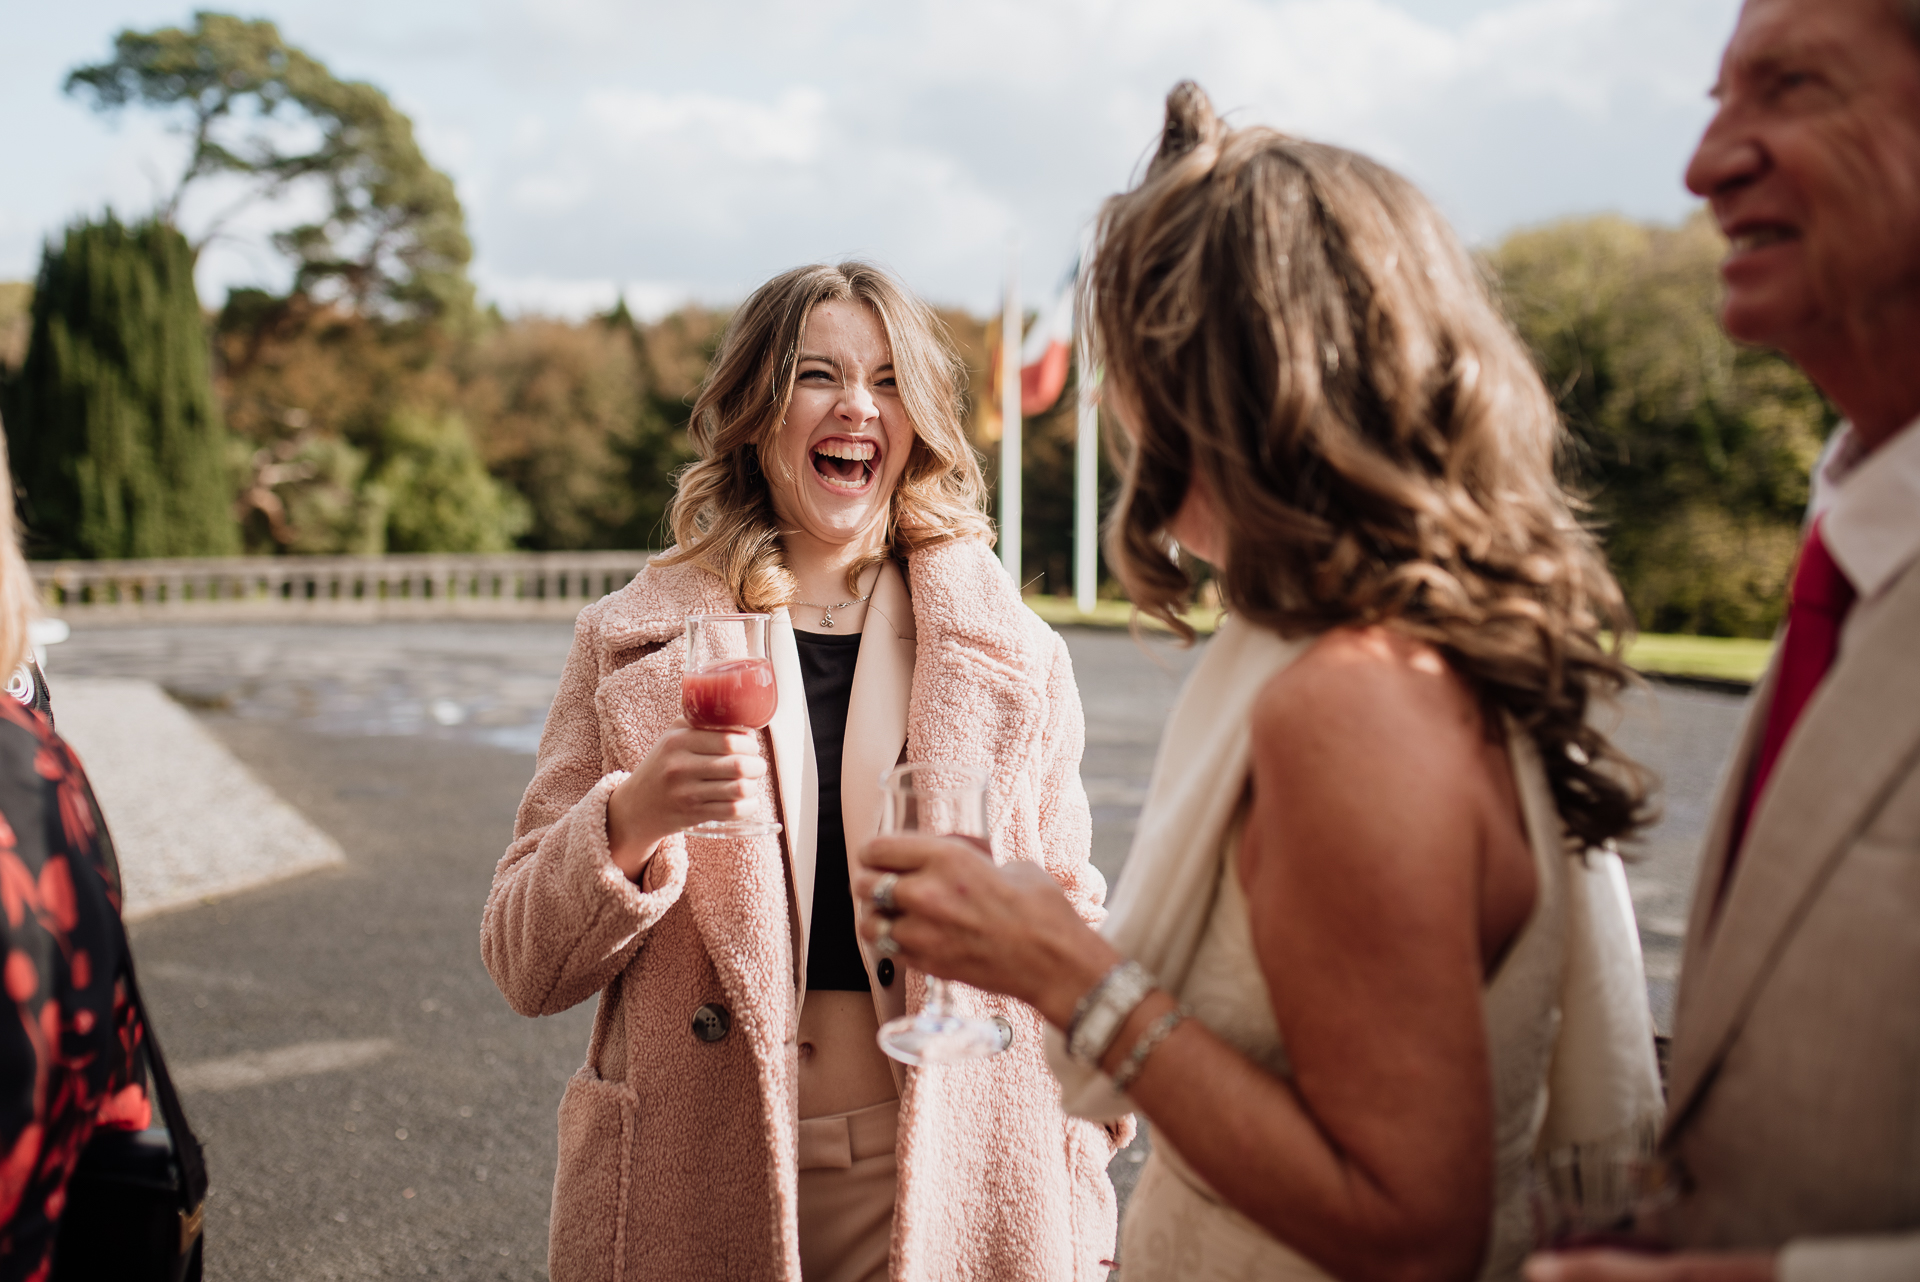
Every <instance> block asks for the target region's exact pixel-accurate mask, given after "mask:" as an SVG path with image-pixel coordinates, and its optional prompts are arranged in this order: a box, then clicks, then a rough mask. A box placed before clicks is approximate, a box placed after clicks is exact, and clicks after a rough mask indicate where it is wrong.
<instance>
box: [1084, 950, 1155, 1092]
mask: <svg viewBox="0 0 1920 1282" xmlns="http://www.w3.org/2000/svg"><path fill="white" fill-rule="evenodd" d="M1153 989H1154V979H1153V976H1152V975H1151V974H1150V973H1148V971H1147V968H1146V967H1144V966H1142V965H1141V964H1140V963H1139V962H1135V961H1127V962H1122V963H1121V964H1120V965H1118V966H1115V967H1114V968H1113V969H1112V970H1110V971H1108V972H1107V973H1106V976H1105V977H1104V978H1102V979H1101V981H1100V982H1099V983H1098V984H1095V985H1094V987H1093V991H1092V992H1090V993H1088V994H1087V995H1086V996H1085V997H1084V998H1082V999H1081V1003H1080V1005H1081V1007H1082V1009H1078V1010H1076V1011H1075V1013H1074V1018H1073V1022H1072V1023H1071V1024H1069V1025H1068V1028H1067V1053H1068V1054H1069V1055H1072V1056H1073V1057H1074V1058H1075V1059H1077V1060H1079V1061H1080V1062H1081V1063H1083V1064H1093V1065H1096V1066H1097V1065H1098V1064H1099V1063H1100V1060H1101V1057H1102V1056H1104V1055H1105V1054H1106V1053H1107V1051H1108V1049H1109V1048H1110V1047H1112V1045H1113V1041H1114V1039H1115V1038H1116V1037H1118V1036H1120V1029H1121V1026H1122V1025H1124V1024H1125V1023H1126V1022H1127V1016H1129V1015H1131V1014H1133V1012H1134V1008H1135V1007H1137V1006H1139V1005H1140V1003H1141V1002H1143V1001H1145V1000H1146V999H1147V994H1148V993H1151V992H1152V991H1153Z"/></svg>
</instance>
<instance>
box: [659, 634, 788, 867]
mask: <svg viewBox="0 0 1920 1282" xmlns="http://www.w3.org/2000/svg"><path fill="white" fill-rule="evenodd" d="M772 626H773V616H772V615H770V614H689V615H688V616H687V665H686V668H685V669H684V671H683V673H682V675H681V677H680V705H681V707H682V708H683V709H684V710H685V712H686V714H687V724H688V725H690V726H692V727H694V728H695V729H696V730H760V729H763V728H764V727H765V726H766V724H767V722H769V721H771V720H773V710H774V708H775V706H776V705H777V704H778V703H779V701H780V700H779V695H778V692H777V691H776V690H775V689H774V684H773V660H772V658H770V657H769V656H770V654H771V650H770V649H769V648H768V646H769V642H770V640H771V637H772ZM779 831H780V825H779V824H778V823H777V822H776V821H774V820H773V819H770V818H767V817H764V816H761V817H757V818H756V817H752V816H749V817H747V818H742V819H725V820H721V819H710V820H708V821H707V822H706V823H702V824H695V825H694V826H693V827H691V828H689V829H687V836H689V837H770V836H772V835H773V834H775V833H777V832H779Z"/></svg>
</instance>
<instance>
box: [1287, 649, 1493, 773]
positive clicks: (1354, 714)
mask: <svg viewBox="0 0 1920 1282" xmlns="http://www.w3.org/2000/svg"><path fill="white" fill-rule="evenodd" d="M1252 724H1253V744H1254V752H1255V755H1256V757H1258V758H1260V759H1262V760H1264V761H1267V762H1270V763H1274V764H1278V765H1284V766H1285V767H1287V768H1288V769H1290V770H1296V769H1301V768H1305V769H1308V770H1311V771H1315V772H1317V771H1320V770H1326V769H1340V768H1343V767H1344V764H1345V763H1349V762H1351V761H1353V760H1354V759H1355V758H1365V759H1368V760H1371V761H1373V762H1374V763H1376V764H1383V763H1384V760H1385V759H1391V758H1395V757H1402V756H1405V755H1407V754H1409V753H1411V754H1413V755H1416V756H1419V757H1422V758H1427V759H1429V760H1431V761H1444V760H1446V759H1449V758H1453V757H1456V756H1465V755H1470V754H1465V753H1462V750H1463V749H1467V748H1470V747H1472V746H1473V745H1475V744H1477V743H1478V742H1480V741H1481V739H1482V737H1483V734H1484V731H1483V723H1482V717H1481V712H1480V708H1479V705H1478V703H1477V701H1476V700H1475V698H1474V695H1473V691H1472V690H1471V688H1470V687H1469V686H1468V685H1467V683H1466V682H1465V681H1464V680H1462V679H1461V677H1460V676H1459V675H1458V674H1457V673H1456V672H1454V670H1453V669H1452V668H1451V667H1450V666H1449V665H1448V664H1447V662H1446V660H1445V659H1444V658H1443V657H1442V656H1441V655H1440V652H1439V651H1438V650H1436V649H1434V648H1433V647H1432V646H1430V645H1428V644H1426V643H1425V642H1422V641H1417V640H1414V639H1412V638H1409V637H1406V636H1403V635H1401V634H1399V633H1396V632H1393V631H1391V630H1389V629H1387V628H1381V627H1370V628H1336V629H1334V630H1333V631H1331V632H1328V633H1326V634H1325V635H1323V636H1322V637H1320V639H1319V640H1317V641H1315V642H1314V643H1313V645H1312V647H1311V648H1309V649H1308V650H1307V652H1306V653H1305V654H1303V655H1301V656H1300V658H1298V659H1297V660H1295V661H1294V662H1293V663H1292V664H1290V665H1288V666H1287V667H1286V668H1284V669H1282V670H1281V671H1280V672H1278V673H1276V674H1275V675H1274V676H1273V677H1272V678H1271V679H1270V680H1268V682H1267V683H1266V684H1265V685H1264V686H1262V687H1261V689H1260V691H1259V693H1258V694H1257V695H1256V696H1255V699H1254V705H1253V718H1252Z"/></svg>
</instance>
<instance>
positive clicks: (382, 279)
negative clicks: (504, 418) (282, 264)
mask: <svg viewBox="0 0 1920 1282" xmlns="http://www.w3.org/2000/svg"><path fill="white" fill-rule="evenodd" d="M67 91H68V92H69V93H74V94H80V95H83V96H87V97H90V98H91V99H92V101H93V104H94V106H95V108H96V109H98V110H100V111H103V112H111V111H118V110H121V109H123V108H125V107H127V106H130V105H133V104H139V105H142V106H146V107H151V108H155V109H158V110H161V111H164V112H170V113H173V114H175V115H176V116H177V117H178V118H179V119H180V121H181V128H182V131H183V132H185V133H186V134H187V135H188V137H189V139H190V141H191V143H192V147H191V150H190V153H189V155H188V159H187V164H186V167H185V169H184V170H183V171H182V172H181V174H180V178H179V181H178V182H177V183H176V184H175V186H174V188H173V191H172V192H171V193H170V194H169V195H168V196H167V198H166V199H165V200H164V201H163V202H162V204H161V207H160V209H159V211H158V213H159V217H160V219H161V220H162V221H164V222H167V223H172V222H173V221H174V220H175V218H176V216H177V215H178V213H179V210H180V202H181V199H182V197H183V196H184V195H185V193H186V192H187V191H188V190H189V189H190V188H191V187H192V186H193V185H194V184H196V183H198V182H201V181H202V180H205V179H208V178H213V177H216V176H219V175H234V176H238V177H240V178H242V179H243V180H246V181H247V182H248V183H249V190H248V195H247V197H246V199H245V200H243V201H241V202H238V203H237V204H236V205H235V206H233V207H232V208H230V209H228V210H227V211H226V212H225V213H224V214H223V215H221V216H220V217H219V218H218V219H216V220H215V222H214V225H213V227H212V228H209V229H208V230H207V232H206V233H205V234H206V235H208V236H210V235H212V234H213V232H214V231H215V230H217V228H218V226H219V225H220V223H222V222H224V221H225V220H226V219H227V218H230V217H231V216H232V215H233V214H234V213H235V212H237V211H238V209H239V208H241V207H244V205H246V204H248V203H251V202H253V201H256V200H259V199H263V198H272V197H277V196H281V195H284V194H287V193H288V192H289V191H291V190H292V189H294V188H296V187H299V186H302V185H305V184H310V183H317V184H319V186H320V187H321V189H322V191H323V192H324V193H325V201H326V210H325V213H324V214H322V215H321V216H320V217H319V218H317V219H316V220H314V221H313V222H309V223H302V224H300V225H298V226H294V227H290V228H287V229H285V230H283V231H281V232H280V233H278V234H277V235H276V236H275V237H274V243H275V245H276V246H277V247H278V248H279V249H280V250H281V251H282V252H283V253H285V254H287V255H288V256H289V257H290V258H291V259H292V261H293V264H294V281H293V291H294V292H295V293H296V294H312V295H314V296H315V297H319V298H323V299H324V298H331V297H340V298H344V299H346V300H348V301H350V302H351V303H352V304H353V305H354V307H355V308H357V309H359V310H362V311H369V310H371V311H377V312H379V313H381V314H383V315H389V316H399V317H408V318H420V317H448V316H456V315H464V314H465V312H466V311H467V309H468V308H469V307H470V305H471V303H472V297H473V288H472V286H471V285H470V284H469V283H468V281H467V275H466V268H467V262H468V260H469V259H470V258H471V257H472V254H473V249H472V245H471V244H470V243H469V241H468V239H467V233H466V223H465V217H464V215H463V214H462V212H461V209H460V201H459V199H458V197H457V196H456V195H455V194H454V188H453V182H452V180H450V179H449V178H448V177H447V176H446V175H445V174H443V173H441V172H440V171H439V170H437V169H435V168H434V167H433V166H432V165H430V164H428V163H427V160H426V157H424V156H423V155H422V154H421V152H420V148H419V145H418V144H417V143H416V142H415V141H414V137H413V123H412V121H410V120H408V119H407V117H406V116H405V115H404V114H402V113H401V112H400V111H399V110H398V109H396V108H395V107H394V105H393V104H392V103H391V102H389V101H388V100H387V96H386V94H384V93H382V92H381V91H380V90H379V89H377V88H375V87H374V86H372V85H370V84H365V83H363V82H360V81H343V80H339V79H336V78H335V77H334V75H333V74H332V73H331V72H329V71H328V70H327V68H326V66H325V65H324V64H322V63H321V62H319V61H318V60H317V59H315V58H312V57H310V56H309V55H308V54H306V53H305V52H303V51H302V50H300V49H298V48H296V47H294V46H292V45H290V44H288V43H287V42H286V41H285V40H283V39H282V38H281V36H280V32H279V30H278V29H277V28H276V27H275V26H274V25H273V24H272V23H271V22H248V21H244V20H242V19H240V18H235V17H232V16H230V15H228V14H222V13H209V12H200V13H196V14H195V15H194V19H193V26H192V28H190V29H186V30H183V29H181V28H179V27H163V28H160V29H158V30H155V31H133V30H127V31H122V32H121V33H120V34H119V35H118V36H117V37H115V39H114V55H113V57H112V58H111V59H109V60H108V61H106V62H102V63H98V64H95V65H92V66H85V67H79V68H76V69H75V70H74V71H73V72H72V73H71V74H70V75H69V76H68V77H67ZM202 243H203V244H204V243H205V241H204V239H203V240H202Z"/></svg>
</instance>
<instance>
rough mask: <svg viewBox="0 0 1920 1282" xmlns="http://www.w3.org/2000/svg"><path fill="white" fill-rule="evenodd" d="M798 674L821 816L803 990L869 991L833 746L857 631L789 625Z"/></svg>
mask: <svg viewBox="0 0 1920 1282" xmlns="http://www.w3.org/2000/svg"><path fill="white" fill-rule="evenodd" d="M793 638H794V640H795V641H797V642H799V646H800V680H801V683H802V684H803V685H805V686H806V689H807V720H808V722H809V723H810V724H811V725H812V727H813V760H814V763H815V765H816V766H817V768H818V771H819V780H820V822H819V828H818V834H819V835H818V837H817V838H816V840H815V842H814V855H813V929H812V931H811V932H810V936H809V939H808V942H807V988H808V989H809V990H822V991H833V992H858V993H864V992H866V991H867V990H868V987H869V985H868V981H867V967H866V963H865V962H863V961H861V959H860V942H859V940H858V939H857V938H856V937H855V935H854V933H853V891H852V888H851V882H850V881H849V879H848V877H847V832H846V823H845V820H843V819H842V818H841V815H840V749H841V746H842V744H844V743H845V741H846V737H847V700H848V699H849V697H850V696H851V695H852V694H853V666H854V664H855V663H856V662H857V661H858V660H859V658H860V634H859V633H857V632H856V633H854V634H852V635H851V636H846V635H840V634H833V635H829V634H826V633H821V632H801V631H799V630H798V629H796V630H795V631H794V634H793Z"/></svg>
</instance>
